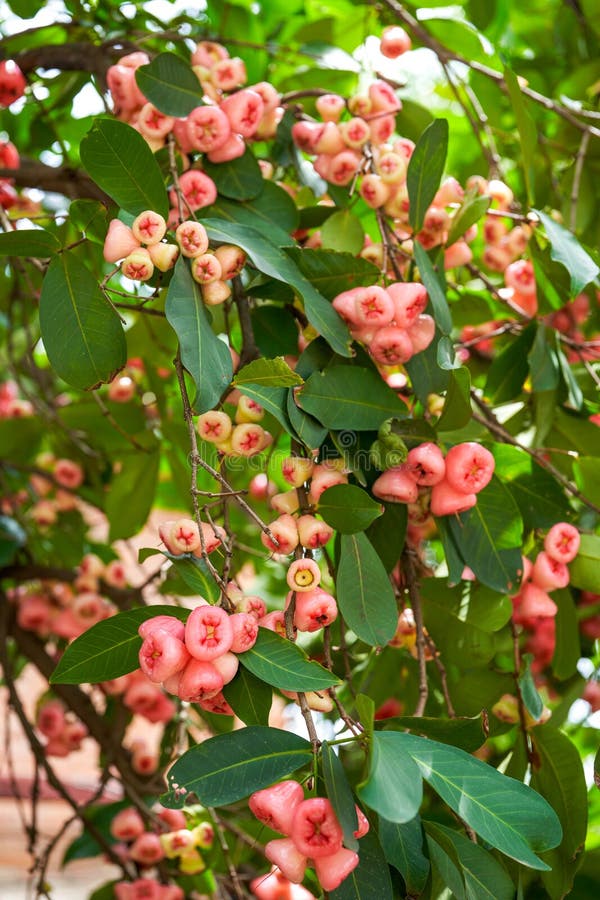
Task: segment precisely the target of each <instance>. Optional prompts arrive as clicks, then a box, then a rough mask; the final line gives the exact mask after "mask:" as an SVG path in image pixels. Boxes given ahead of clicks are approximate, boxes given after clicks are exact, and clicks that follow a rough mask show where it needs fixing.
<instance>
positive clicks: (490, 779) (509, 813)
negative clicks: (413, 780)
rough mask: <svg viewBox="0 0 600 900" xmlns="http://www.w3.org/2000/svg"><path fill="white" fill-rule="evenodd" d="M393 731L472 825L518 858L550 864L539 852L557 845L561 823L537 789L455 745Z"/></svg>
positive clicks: (536, 865) (537, 866)
mask: <svg viewBox="0 0 600 900" xmlns="http://www.w3.org/2000/svg"><path fill="white" fill-rule="evenodd" d="M394 737H395V739H396V741H397V742H398V746H399V747H401V749H402V750H404V751H405V752H406V753H408V754H409V756H411V757H412V759H413V760H414V761H415V763H416V764H417V766H418V767H419V769H420V771H421V774H422V775H423V778H424V779H425V780H426V781H427V782H428V783H429V784H430V785H431V787H432V788H433V789H434V790H435V791H436V792H437V793H438V794H439V795H440V797H441V798H442V800H444V801H445V802H446V803H447V804H448V806H450V808H451V809H453V810H454V812H455V813H456V814H457V815H458V816H460V818H461V819H462V820H463V821H464V822H466V824H467V825H469V826H470V827H471V828H472V829H473V831H475V832H476V833H477V834H479V835H480V837H482V838H483V839H484V840H485V841H487V842H488V843H489V844H491V846H492V847H495V848H496V849H497V850H500V852H501V853H504V854H505V855H506V856H510V857H511V858H512V859H515V860H517V862H520V863H522V864H523V865H525V866H529V867H530V868H532V869H541V870H547V869H548V867H547V866H546V864H545V863H544V862H542V860H540V859H539V858H538V857H537V856H536V855H535V853H541V852H543V851H544V850H548V849H550V848H552V847H556V846H557V844H558V843H559V842H560V840H561V835H562V829H561V826H560V822H559V820H558V818H557V816H556V813H555V812H554V810H553V809H552V807H551V806H549V805H548V803H547V802H546V801H545V800H544V799H543V798H542V797H540V795H539V794H536V792H535V791H533V790H532V789H531V788H529V787H527V786H526V785H524V784H522V783H521V782H520V781H515V779H514V778H509V777H508V776H507V775H501V774H500V773H499V772H497V771H496V770H495V769H493V768H492V767H491V766H489V765H487V763H484V762H481V761H480V760H478V759H475V758H474V757H472V756H469V754H468V753H465V752H464V751H463V750H459V749H458V748H457V747H448V746H446V745H445V744H438V743H437V742H436V741H431V740H429V739H428V738H421V737H417V736H416V735H413V734H395V735H394Z"/></svg>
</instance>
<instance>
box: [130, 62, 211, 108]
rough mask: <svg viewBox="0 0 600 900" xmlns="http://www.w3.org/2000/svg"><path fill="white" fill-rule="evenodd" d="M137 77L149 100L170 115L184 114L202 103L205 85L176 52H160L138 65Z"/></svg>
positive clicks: (141, 89)
mask: <svg viewBox="0 0 600 900" xmlns="http://www.w3.org/2000/svg"><path fill="white" fill-rule="evenodd" d="M135 80H136V81H137V84H138V87H139V89H140V91H141V92H142V94H143V95H144V96H145V97H146V99H147V100H149V101H150V103H153V104H154V106H155V107H156V108H157V109H159V110H160V111H161V112H162V113H165V115H167V116H176V117H177V118H184V117H185V116H187V115H189V113H191V111H192V110H193V109H196V107H197V106H202V105H203V103H202V88H201V87H200V82H199V81H198V79H197V77H196V76H195V75H194V73H193V72H192V69H191V66H190V65H189V64H188V63H186V62H185V61H184V60H183V59H182V58H181V57H180V56H177V55H176V54H175V53H159V54H158V56H155V57H154V59H153V60H152V62H151V63H149V64H148V65H147V66H140V67H139V69H136V72H135Z"/></svg>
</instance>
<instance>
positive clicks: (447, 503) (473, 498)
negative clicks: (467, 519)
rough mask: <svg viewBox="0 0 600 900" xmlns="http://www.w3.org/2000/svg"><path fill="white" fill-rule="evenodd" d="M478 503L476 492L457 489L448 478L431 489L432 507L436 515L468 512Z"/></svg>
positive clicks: (433, 513) (432, 511)
mask: <svg viewBox="0 0 600 900" xmlns="http://www.w3.org/2000/svg"><path fill="white" fill-rule="evenodd" d="M476 503H477V495H476V494H473V493H471V494H467V493H465V492H464V491H457V490H456V489H455V488H454V487H452V485H451V484H450V483H449V482H448V481H447V480H446V479H444V480H443V481H439V482H438V483H437V484H435V485H434V486H433V487H432V489H431V504H430V509H431V513H432V515H434V516H450V515H454V514H455V513H461V512H466V510H468V509H471V507H473V506H475V504H476Z"/></svg>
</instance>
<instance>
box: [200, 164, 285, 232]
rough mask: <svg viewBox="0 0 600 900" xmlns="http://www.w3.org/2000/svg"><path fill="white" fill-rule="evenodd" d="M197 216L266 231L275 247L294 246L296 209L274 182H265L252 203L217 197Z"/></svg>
mask: <svg viewBox="0 0 600 900" xmlns="http://www.w3.org/2000/svg"><path fill="white" fill-rule="evenodd" d="M219 165H222V163H219ZM198 215H199V216H202V217H205V218H211V217H214V216H218V217H219V218H221V219H226V220H227V221H228V222H237V223H238V224H240V225H249V226H250V227H251V228H254V229H265V231H266V233H267V234H268V235H269V240H270V241H271V242H272V243H273V244H276V245H277V246H278V247H287V246H292V245H293V244H294V241H293V239H292V238H291V237H290V232H291V231H294V230H295V229H296V228H297V227H298V222H299V215H298V209H297V207H296V204H295V203H294V201H293V200H292V198H291V197H290V195H289V194H288V193H287V191H284V190H283V188H281V187H279V185H277V184H275V183H274V182H273V181H264V180H263V183H262V189H261V191H260V193H259V194H257V196H256V197H254V198H253V199H251V200H228V199H227V198H226V197H223V196H218V197H217V199H216V201H215V203H213V205H212V206H208V207H206V208H204V209H201V210H199V212H198Z"/></svg>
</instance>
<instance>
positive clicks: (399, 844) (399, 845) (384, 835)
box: [379, 816, 429, 896]
mask: <svg viewBox="0 0 600 900" xmlns="http://www.w3.org/2000/svg"><path fill="white" fill-rule="evenodd" d="M379 840H380V841H381V846H382V847H383V852H384V853H385V858H386V860H387V861H388V863H389V864H390V866H394V868H395V869H398V871H399V872H400V874H401V875H402V877H403V879H404V883H405V884H406V889H407V891H409V892H410V893H411V894H414V895H417V896H418V895H419V894H420V893H421V892H422V890H423V888H424V887H425V883H426V881H427V876H428V875H429V860H428V859H427V857H426V856H425V854H424V853H423V832H422V830H421V818H420V816H415V817H414V819H411V820H410V821H409V822H390V821H389V820H388V819H385V818H384V817H383V816H380V818H379Z"/></svg>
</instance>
